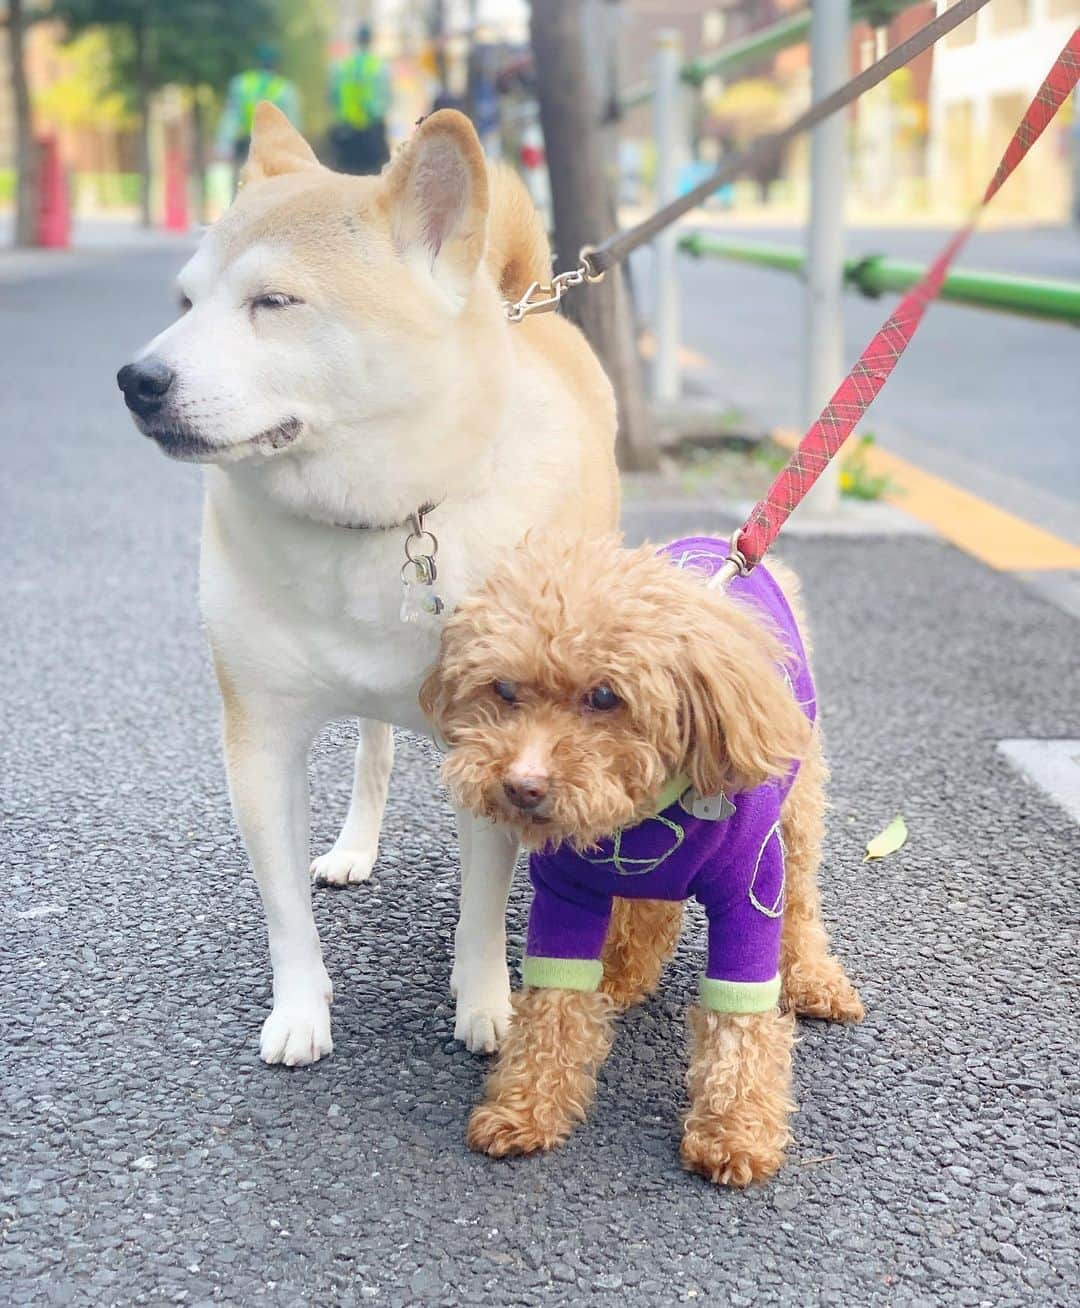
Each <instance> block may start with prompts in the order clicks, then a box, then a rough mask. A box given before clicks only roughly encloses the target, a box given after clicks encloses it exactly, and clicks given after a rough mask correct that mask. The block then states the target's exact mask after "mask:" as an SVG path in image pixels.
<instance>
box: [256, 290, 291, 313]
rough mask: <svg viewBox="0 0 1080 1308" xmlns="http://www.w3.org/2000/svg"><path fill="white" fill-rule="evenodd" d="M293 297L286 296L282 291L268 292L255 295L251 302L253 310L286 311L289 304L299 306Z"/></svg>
mask: <svg viewBox="0 0 1080 1308" xmlns="http://www.w3.org/2000/svg"><path fill="white" fill-rule="evenodd" d="M301 303H302V301H301V300H299V299H298V298H297V297H296V296H295V295H286V294H285V292H284V291H268V292H267V293H266V294H265V295H256V297H255V298H254V299H253V300H252V302H251V307H252V308H253V309H287V308H288V307H289V305H290V304H301Z"/></svg>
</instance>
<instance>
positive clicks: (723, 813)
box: [690, 791, 735, 822]
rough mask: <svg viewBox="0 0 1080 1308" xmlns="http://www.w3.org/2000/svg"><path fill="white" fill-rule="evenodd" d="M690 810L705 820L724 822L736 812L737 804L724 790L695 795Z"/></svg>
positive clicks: (695, 815)
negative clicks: (711, 793)
mask: <svg viewBox="0 0 1080 1308" xmlns="http://www.w3.org/2000/svg"><path fill="white" fill-rule="evenodd" d="M690 812H691V814H692V815H693V816H694V817H696V818H701V820H702V821H703V822H723V820H724V819H725V818H729V817H731V815H732V813H734V812H735V805H734V804H733V803H732V802H731V800H730V799H728V797H727V795H725V794H724V792H723V791H720V793H719V794H718V795H696V794H695V795H694V796H693V798H692V799H691V801H690Z"/></svg>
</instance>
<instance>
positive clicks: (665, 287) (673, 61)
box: [652, 29, 682, 404]
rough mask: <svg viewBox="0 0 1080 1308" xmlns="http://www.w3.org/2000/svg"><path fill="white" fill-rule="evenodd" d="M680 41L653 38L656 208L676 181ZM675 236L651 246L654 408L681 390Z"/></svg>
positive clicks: (664, 35)
mask: <svg viewBox="0 0 1080 1308" xmlns="http://www.w3.org/2000/svg"><path fill="white" fill-rule="evenodd" d="M681 63H682V37H681V35H680V34H679V32H677V31H673V30H671V29H664V30H662V31H660V32H657V34H656V55H655V61H654V75H655V79H656V98H655V100H654V101H653V133H654V135H655V137H656V202H657V204H658V205H664V204H667V202H668V201H669V200H674V198H675V189H676V179H677V177H678V165H679V160H678V151H679V144H680V142H679V120H680V117H681V114H680V108H681V104H680V101H681V98H682V89H681V85H680V82H679V65H680V64H681ZM677 241H678V236H677V234H676V231H675V228H674V227H666V228H665V229H664V230H663V231H662V232H661V233H660V235H659V236H657V238H656V240H655V241H654V242H653V251H654V258H653V304H652V309H653V336H654V338H655V342H656V354H655V356H654V358H653V370H652V394H653V400H654V401H655V402H657V403H658V404H674V403H675V402H676V401H677V400H678V398H679V393H680V390H681V383H680V378H679V290H678V285H677V283H676V280H675V255H676V246H677Z"/></svg>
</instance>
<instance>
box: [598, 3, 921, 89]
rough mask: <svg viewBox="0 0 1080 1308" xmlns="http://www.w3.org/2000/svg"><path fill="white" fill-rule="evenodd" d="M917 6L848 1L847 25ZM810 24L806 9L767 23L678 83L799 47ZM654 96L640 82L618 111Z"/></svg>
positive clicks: (700, 62)
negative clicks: (849, 14) (849, 2)
mask: <svg viewBox="0 0 1080 1308" xmlns="http://www.w3.org/2000/svg"><path fill="white" fill-rule="evenodd" d="M917 3H919V0H852V4H851V22H852V25H854V24H855V23H870V24H871V26H874V27H878V26H883V25H884V24H886V23H888V22H889V21H890V19H892V18H895V17H896V15H897V14H899V13H901V12H902V11H903V10H905V9H910V8H911V6H912V5H913V4H917ZM810 21H811V12H810V10H809V9H803V10H800V11H799V12H798V13H797V14H789V15H787V16H786V17H784V18H781V19H779V21H777V22H775V23H770V25H769V26H768V27H763V28H761V29H760V30H759V31H756V32H750V33H748V34H747V35H746V36H744V37H741V38H740V39H739V40H737V41H731V42H729V43H728V44H727V45H724V46H721V48H720V49H719V50H717V51H716V53H715V54H711V55H705V56H702V57H700V58H697V59H691V60H689V61H688V62H687V63H685V64H683V66H682V68H681V69H680V70H679V77H680V80H681V81H683V82H684V83H685V84H686V85H687V86H693V87H700V86H702V85H703V84H704V83H705V81H706V80H707V79H708V78H710V77H715V76H722V75H723V74H724V73H732V72H735V71H736V70H737V69H739V68H741V67H743V65H744V64H749V63H753V62H754V61H755V60H757V59H766V58H768V57H769V55H774V54H777V53H779V51H781V50H786V49H788V47H789V46H793V45H801V44H802V43H803V42H804V41H806V40H807V39H808V37H809V35H810ZM655 94H656V87H655V86H654V85H653V83H652V82H641V83H639V84H638V85H637V86H632V87H630V88H628V89H627V91H626V92H624V94H623V95H622V96H621V98H620V100H619V109H620V110H621V111H623V112H625V111H626V110H628V109H635V108H637V106H638V105H642V104H647V103H648V102H649V101H650V100H651V99H652V98H653V96H654V95H655Z"/></svg>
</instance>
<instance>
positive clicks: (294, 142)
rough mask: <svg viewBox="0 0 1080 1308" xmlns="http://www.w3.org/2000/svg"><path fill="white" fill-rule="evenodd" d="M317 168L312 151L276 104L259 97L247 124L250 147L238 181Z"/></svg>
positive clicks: (317, 164) (316, 161) (318, 164)
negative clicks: (250, 121)
mask: <svg viewBox="0 0 1080 1308" xmlns="http://www.w3.org/2000/svg"><path fill="white" fill-rule="evenodd" d="M319 167H321V165H320V163H319V161H318V159H316V158H315V151H314V150H312V148H311V146H310V145H308V143H307V141H305V140H304V138H303V137H302V136H301V135H300V133H299V132H298V131H297V130H296V128H295V127H294V126H293V125H292V123H290V122H289V120H288V119H287V118H286V117H285V115H284V114H283V113H282V112H281V110H280V109H279V108H278V107H277V105H273V104H271V103H270V101H269V100H260V101H259V103H258V104H257V105H256V106H255V118H254V120H253V121H252V124H251V149H250V150H249V151H248V157H247V163H246V164H244V169H243V172H242V173H241V175H240V179H241V181H243V182H245V183H247V182H258V181H261V180H262V179H263V178H264V177H277V176H278V175H279V174H281V173H299V172H303V171H304V170H305V169H308V168H319Z"/></svg>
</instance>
